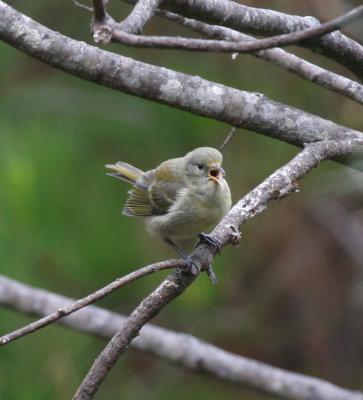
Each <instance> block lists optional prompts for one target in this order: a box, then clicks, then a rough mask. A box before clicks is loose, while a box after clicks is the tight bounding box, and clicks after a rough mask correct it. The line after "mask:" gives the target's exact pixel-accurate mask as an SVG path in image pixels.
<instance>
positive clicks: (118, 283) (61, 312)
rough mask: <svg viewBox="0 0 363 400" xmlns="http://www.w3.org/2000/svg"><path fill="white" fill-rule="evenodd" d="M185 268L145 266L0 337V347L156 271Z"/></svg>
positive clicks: (175, 264)
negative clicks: (67, 305)
mask: <svg viewBox="0 0 363 400" xmlns="http://www.w3.org/2000/svg"><path fill="white" fill-rule="evenodd" d="M185 266H186V263H185V261H183V260H169V261H162V262H159V263H156V264H151V265H147V266H146V267H143V268H140V269H138V270H136V271H133V272H130V273H129V274H127V275H125V276H122V277H121V278H118V279H116V280H115V281H114V282H111V283H109V284H108V285H107V286H105V287H103V288H101V289H99V290H97V291H95V292H94V293H91V294H90V295H88V296H86V297H83V298H82V299H79V300H77V301H76V302H74V303H73V304H71V305H70V306H69V307H66V308H59V309H58V310H57V311H55V312H53V313H51V314H49V315H47V316H46V317H44V318H41V319H39V320H38V321H35V322H32V323H30V324H28V325H25V326H23V327H22V328H19V329H17V330H16V331H13V332H11V333H8V334H6V335H4V336H2V337H0V346H2V345H5V344H7V343H10V342H12V341H13V340H16V339H19V338H21V337H23V336H26V335H29V333H32V332H35V331H37V330H38V329H41V328H44V327H45V326H47V325H50V324H52V323H54V322H56V321H58V320H59V319H61V318H64V317H66V316H67V315H70V314H72V313H74V312H75V311H78V310H80V309H81V308H84V307H86V306H88V305H90V304H92V303H95V302H96V301H98V300H101V299H103V298H104V297H106V296H108V295H109V294H111V293H112V292H114V291H115V290H117V289H119V288H121V287H122V286H125V285H127V284H129V283H131V282H134V281H135V280H136V279H139V278H142V277H144V276H146V275H150V274H152V273H154V272H157V271H163V270H166V269H172V268H183V267H185Z"/></svg>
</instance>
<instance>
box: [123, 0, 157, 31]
mask: <svg viewBox="0 0 363 400" xmlns="http://www.w3.org/2000/svg"><path fill="white" fill-rule="evenodd" d="M161 1H162V0H139V1H138V2H137V3H136V5H135V7H134V8H133V10H132V11H131V13H130V14H129V15H128V16H127V18H125V19H124V20H123V21H122V22H120V23H119V24H118V27H119V29H121V30H123V31H125V32H128V33H140V32H141V31H142V29H143V28H144V26H145V25H146V23H147V22H148V21H149V19H150V18H151V17H152V16H153V15H154V14H155V11H156V9H157V8H158V6H159V4H160V3H161Z"/></svg>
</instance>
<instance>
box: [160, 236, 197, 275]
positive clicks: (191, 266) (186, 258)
mask: <svg viewBox="0 0 363 400" xmlns="http://www.w3.org/2000/svg"><path fill="white" fill-rule="evenodd" d="M164 242H165V243H167V244H168V245H169V246H170V247H172V248H173V249H174V250H175V251H176V252H177V253H178V254H179V255H180V257H181V258H182V259H183V260H184V261H186V262H187V263H188V268H189V269H190V272H191V273H192V274H193V275H198V274H199V272H200V271H199V268H198V266H197V265H196V264H195V262H194V261H193V260H192V259H191V257H190V256H189V255H188V254H187V253H186V252H185V251H184V250H183V249H181V248H180V247H179V246H178V245H177V244H176V243H174V242H173V241H172V240H171V239H169V238H165V239H164Z"/></svg>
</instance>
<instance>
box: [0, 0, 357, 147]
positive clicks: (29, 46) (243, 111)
mask: <svg viewBox="0 0 363 400" xmlns="http://www.w3.org/2000/svg"><path fill="white" fill-rule="evenodd" d="M0 38H1V39H2V40H4V41H6V42H7V43H9V44H11V45H12V46H14V47H16V48H18V49H20V50H21V51H23V52H25V53H27V54H29V55H31V56H32V57H34V58H37V59H38V60H41V61H43V62H45V63H47V64H49V65H51V66H53V67H56V68H58V69H61V70H63V71H65V72H67V73H70V74H72V75H75V76H78V77H80V78H83V79H87V80H90V81H94V82H97V83H98V84H101V85H104V86H106V87H110V88H113V89H116V90H119V91H121V92H125V93H128V94H132V95H135V96H139V97H143V98H147V99H150V100H153V101H157V102H160V103H164V104H168V105H170V106H174V107H178V108H179V109H182V110H186V111H190V112H192V113H194V114H197V115H203V116H206V117H210V118H215V119H217V120H219V121H223V122H226V123H228V124H230V125H233V126H236V127H238V128H245V129H251V130H253V131H256V132H260V133H263V134H265V135H268V136H271V137H274V138H277V139H280V140H283V141H286V142H288V143H291V144H295V145H297V146H303V145H304V143H309V142H314V141H319V140H342V139H348V138H350V139H354V138H356V139H359V138H362V133H361V132H359V131H355V130H353V129H349V128H346V127H343V126H341V125H338V124H334V123H333V122H331V121H328V120H325V119H323V118H320V117H317V116H314V115H312V114H309V113H306V112H303V111H301V110H298V109H296V108H293V107H289V106H287V105H285V104H281V103H278V102H275V101H272V100H270V99H268V98H266V97H265V96H263V95H262V94H259V93H250V92H246V91H241V90H237V89H234V88H230V87H227V86H224V85H221V84H218V83H215V82H210V81H207V80H205V79H202V78H200V77H196V76H190V75H186V74H182V73H178V72H176V71H172V70H168V69H167V68H160V67H156V66H153V65H149V64H146V63H142V62H139V61H135V60H132V59H130V58H128V57H123V56H121V55H117V54H112V53H109V52H106V51H103V50H100V49H97V48H95V47H93V46H89V45H87V44H85V43H84V42H78V41H76V40H73V39H70V38H67V37H66V36H63V35H61V34H60V33H57V32H54V31H52V30H50V29H48V28H46V27H44V26H42V25H40V24H38V23H37V22H35V21H33V20H31V19H30V18H29V17H25V16H23V15H22V14H21V13H19V12H17V11H15V10H14V9H12V8H11V7H10V6H8V5H7V4H5V3H4V2H3V1H1V0H0Z"/></svg>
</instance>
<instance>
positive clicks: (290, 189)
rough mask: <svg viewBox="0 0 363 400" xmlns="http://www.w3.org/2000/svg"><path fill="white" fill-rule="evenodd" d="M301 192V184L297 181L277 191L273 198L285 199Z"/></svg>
mask: <svg viewBox="0 0 363 400" xmlns="http://www.w3.org/2000/svg"><path fill="white" fill-rule="evenodd" d="M298 191H299V184H298V182H297V181H292V182H289V183H288V184H286V185H285V186H284V187H283V188H281V189H278V190H276V192H275V193H274V194H273V196H272V198H273V199H274V200H279V199H283V198H284V197H286V196H288V195H289V194H290V193H296V192H298Z"/></svg>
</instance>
